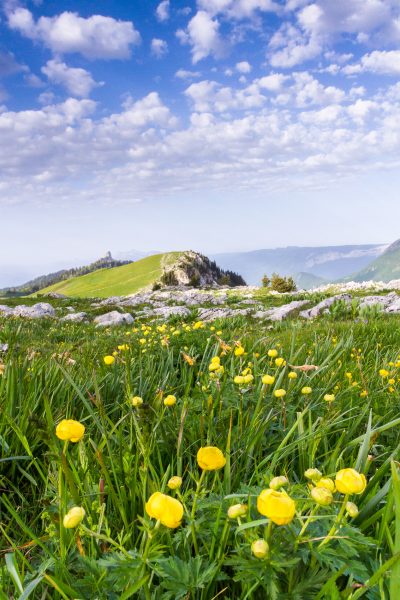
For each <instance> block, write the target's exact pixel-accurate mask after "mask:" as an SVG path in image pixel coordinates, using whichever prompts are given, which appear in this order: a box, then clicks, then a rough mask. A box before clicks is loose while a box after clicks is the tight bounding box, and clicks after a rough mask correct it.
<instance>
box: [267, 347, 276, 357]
mask: <svg viewBox="0 0 400 600" xmlns="http://www.w3.org/2000/svg"><path fill="white" fill-rule="evenodd" d="M267 354H268V356H269V357H270V358H276V357H277V356H278V350H276V349H275V348H271V349H270V350H268V352H267Z"/></svg>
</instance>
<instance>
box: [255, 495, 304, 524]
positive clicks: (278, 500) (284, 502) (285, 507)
mask: <svg viewBox="0 0 400 600" xmlns="http://www.w3.org/2000/svg"><path fill="white" fill-rule="evenodd" d="M257 509H258V512H260V513H261V514H262V515H264V516H265V517H268V518H269V519H270V520H271V521H272V522H273V523H275V524H276V525H287V524H288V523H290V522H291V521H292V520H293V517H294V515H295V512H296V505H295V503H294V500H292V498H290V496H288V495H287V494H286V493H285V492H277V491H275V490H271V489H268V490H263V491H262V492H261V494H260V495H259V496H258V498H257Z"/></svg>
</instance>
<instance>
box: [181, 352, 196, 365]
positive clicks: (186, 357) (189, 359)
mask: <svg viewBox="0 0 400 600" xmlns="http://www.w3.org/2000/svg"><path fill="white" fill-rule="evenodd" d="M182 356H183V359H184V360H185V361H186V362H187V364H188V365H189V366H190V367H193V365H194V363H195V359H194V358H193V357H192V356H189V354H186V353H185V352H182Z"/></svg>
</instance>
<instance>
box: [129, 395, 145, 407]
mask: <svg viewBox="0 0 400 600" xmlns="http://www.w3.org/2000/svg"><path fill="white" fill-rule="evenodd" d="M131 404H132V406H135V407H138V406H141V405H142V404H143V398H141V397H140V396H134V397H133V398H132V399H131Z"/></svg>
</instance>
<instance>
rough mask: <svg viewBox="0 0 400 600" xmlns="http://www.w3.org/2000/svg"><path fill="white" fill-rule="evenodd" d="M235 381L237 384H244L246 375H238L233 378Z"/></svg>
mask: <svg viewBox="0 0 400 600" xmlns="http://www.w3.org/2000/svg"><path fill="white" fill-rule="evenodd" d="M233 383H236V385H242V384H243V383H244V377H243V375H236V376H235V377H234V378H233Z"/></svg>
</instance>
